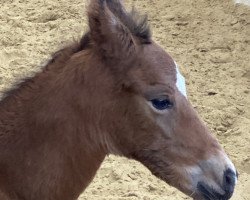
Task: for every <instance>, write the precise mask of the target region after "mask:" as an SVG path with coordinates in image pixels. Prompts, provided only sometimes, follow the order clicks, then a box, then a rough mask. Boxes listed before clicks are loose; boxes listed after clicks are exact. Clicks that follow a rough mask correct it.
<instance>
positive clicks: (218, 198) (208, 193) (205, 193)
mask: <svg viewBox="0 0 250 200" xmlns="http://www.w3.org/2000/svg"><path fill="white" fill-rule="evenodd" d="M197 189H198V191H199V193H200V195H201V196H202V197H203V199H204V200H228V199H230V198H231V197H232V195H233V192H227V191H225V193H224V194H220V193H219V192H217V191H216V190H215V189H214V188H212V187H210V186H208V185H207V184H205V183H204V182H199V183H198V185H197Z"/></svg>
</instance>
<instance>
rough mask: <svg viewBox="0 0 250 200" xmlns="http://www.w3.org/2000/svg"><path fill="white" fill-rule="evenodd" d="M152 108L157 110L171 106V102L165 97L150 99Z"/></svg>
mask: <svg viewBox="0 0 250 200" xmlns="http://www.w3.org/2000/svg"><path fill="white" fill-rule="evenodd" d="M150 101H151V103H152V105H153V106H154V108H156V109H157V110H165V109H170V108H172V107H173V103H172V102H171V101H169V100H168V99H167V98H163V99H152V100H150Z"/></svg>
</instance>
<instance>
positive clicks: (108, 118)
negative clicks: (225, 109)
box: [0, 0, 237, 200]
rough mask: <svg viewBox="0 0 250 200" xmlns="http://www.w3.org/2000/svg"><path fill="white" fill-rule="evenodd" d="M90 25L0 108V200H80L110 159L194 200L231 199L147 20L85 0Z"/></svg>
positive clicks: (226, 175) (227, 168)
mask: <svg viewBox="0 0 250 200" xmlns="http://www.w3.org/2000/svg"><path fill="white" fill-rule="evenodd" d="M88 20H89V31H88V32H87V33H86V34H85V35H84V36H83V38H82V40H81V41H79V42H77V43H74V44H72V45H71V46H68V47H66V48H64V49H62V50H60V51H58V52H57V53H55V54H54V56H53V58H52V59H51V60H50V61H49V62H48V63H47V65H46V66H45V67H44V68H43V70H42V71H41V72H39V73H37V74H36V75H35V76H34V77H31V78H28V79H26V80H24V81H23V82H22V83H20V84H19V85H18V86H17V87H15V88H14V89H12V90H10V91H9V92H7V93H6V94H5V97H4V98H3V99H2V101H1V102H0V199H1V200H73V199H77V198H78V196H79V195H80V193H81V192H82V191H83V190H84V189H85V188H86V187H87V186H88V184H89V183H90V182H91V181H92V179H93V177H94V176H95V174H96V171H97V170H98V168H99V167H100V165H101V163H102V161H103V160H104V158H105V156H106V155H108V154H115V155H119V156H125V157H127V158H130V159H135V160H137V161H139V162H141V163H142V164H144V165H145V166H146V167H147V168H148V169H149V170H150V171H151V172H152V173H153V174H154V175H156V176H157V177H159V178H161V179H162V180H164V181H165V182H166V183H168V184H170V185H172V186H174V187H176V188H177V189H179V190H180V191H182V192H184V193H185V194H187V195H189V196H191V197H192V198H193V199H199V200H201V199H205V200H212V199H213V200H214V199H221V200H227V199H229V198H230V197H231V196H232V194H233V191H234V187H235V184H236V181H237V172H236V169H235V167H234V165H233V164H232V162H231V161H230V159H229V158H228V156H227V155H226V153H225V152H224V150H223V149H222V147H221V146H220V145H219V143H218V141H217V140H216V139H215V138H214V136H213V135H212V134H211V133H210V131H209V130H208V129H207V127H206V126H205V125H204V123H203V122H202V121H201V120H200V118H199V117H198V115H197V113H196V112H195V110H194V109H193V107H192V106H191V105H190V103H189V101H188V100H187V98H186V97H185V96H184V95H183V92H182V91H181V90H180V89H179V87H177V86H178V84H176V83H177V67H176V64H175V62H174V61H173V59H172V58H171V57H170V56H169V55H168V54H167V53H166V52H165V51H164V50H163V49H162V48H161V47H160V46H158V45H157V44H156V43H155V42H154V41H153V40H152V38H151V34H150V30H149V26H148V24H147V18H146V17H142V16H139V15H138V14H137V13H136V12H135V11H132V12H130V13H128V12H126V10H125V9H124V7H123V5H122V4H121V3H120V2H119V1H118V0H92V1H91V3H90V5H89V7H88Z"/></svg>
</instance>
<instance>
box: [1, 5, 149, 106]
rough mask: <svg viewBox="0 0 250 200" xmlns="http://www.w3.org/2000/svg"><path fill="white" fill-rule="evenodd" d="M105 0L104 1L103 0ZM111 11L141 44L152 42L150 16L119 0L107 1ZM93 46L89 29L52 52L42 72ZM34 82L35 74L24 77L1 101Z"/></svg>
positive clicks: (4, 94)
mask: <svg viewBox="0 0 250 200" xmlns="http://www.w3.org/2000/svg"><path fill="white" fill-rule="evenodd" d="M103 2H104V1H103ZM106 3H107V5H108V7H109V9H110V11H111V12H112V13H113V14H114V15H115V17H117V18H118V19H119V20H120V21H121V22H122V23H123V25H124V26H126V27H127V28H128V29H129V31H130V32H131V34H132V35H133V36H135V37H136V38H137V39H139V41H140V43H141V44H150V43H151V30H150V27H149V24H148V16H147V15H140V14H139V12H137V11H136V10H135V9H134V8H133V9H132V10H131V11H130V12H127V11H126V10H125V9H124V7H123V6H122V4H121V3H120V1H119V0H109V1H106ZM89 48H91V35H90V32H89V31H87V32H86V33H85V34H83V36H82V38H81V39H80V40H78V41H76V42H74V43H72V44H70V45H68V46H66V47H64V48H62V49H60V50H58V51H56V52H55V53H54V54H52V56H51V59H50V60H48V62H47V64H46V65H45V66H44V67H43V68H42V73H44V72H45V71H46V70H47V69H49V67H50V65H51V64H55V63H57V64H56V65H57V67H60V66H64V64H65V63H66V61H67V60H68V59H69V58H70V57H71V56H72V55H73V54H75V53H77V52H80V51H83V50H86V49H89ZM31 83H33V76H31V77H27V78H24V79H22V80H20V81H18V83H16V84H14V85H13V86H12V87H11V88H10V89H7V90H6V91H4V92H3V95H2V97H1V99H0V103H3V102H4V101H5V100H6V99H7V97H9V96H12V95H15V94H17V92H18V91H19V89H21V88H24V87H29V85H30V84H31Z"/></svg>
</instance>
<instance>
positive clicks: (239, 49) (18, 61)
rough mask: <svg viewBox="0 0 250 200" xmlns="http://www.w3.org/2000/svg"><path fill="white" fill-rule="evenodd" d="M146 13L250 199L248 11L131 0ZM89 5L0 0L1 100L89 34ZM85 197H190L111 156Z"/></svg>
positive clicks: (226, 4)
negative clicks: (57, 53) (60, 50)
mask: <svg viewBox="0 0 250 200" xmlns="http://www.w3.org/2000/svg"><path fill="white" fill-rule="evenodd" d="M127 4H128V5H129V6H131V5H135V6H136V7H137V8H138V9H140V10H141V11H143V12H147V13H148V14H149V18H150V23H151V26H152V29H153V35H154V38H155V40H156V41H157V42H158V43H160V44H161V45H162V46H163V47H164V48H165V49H166V50H167V51H168V52H169V53H170V54H171V55H172V56H173V57H174V58H175V60H176V61H177V62H178V64H179V65H180V66H181V70H182V72H183V74H184V75H185V77H186V81H187V88H188V94H189V99H190V100H191V102H192V103H193V105H194V106H195V107H196V108H197V110H198V111H199V113H200V114H201V116H202V117H203V119H204V120H205V121H206V123H207V124H208V125H209V127H210V128H211V130H213V132H214V134H215V135H216V136H217V138H218V139H219V141H220V142H221V143H222V145H223V146H224V147H225V149H226V151H227V152H228V154H229V155H230V157H231V158H232V160H233V161H234V163H235V164H236V166H237V168H238V170H239V173H240V176H239V184H238V186H237V188H236V192H235V195H234V197H233V198H232V199H234V200H247V199H248V200H249V199H250V45H249V44H250V7H247V6H243V5H237V6H235V5H233V3H232V2H231V1H229V0H210V1H207V0H193V1H188V0H171V1H167V0H133V1H132V0H130V1H128V2H127ZM85 5H86V0H0V95H1V94H2V92H3V91H4V90H5V89H6V88H9V87H10V86H11V84H13V83H14V82H16V81H17V80H19V79H20V78H22V77H25V76H28V75H30V74H32V73H34V72H36V71H37V70H39V69H40V66H41V65H40V64H41V62H42V61H44V60H46V59H47V58H48V57H49V55H50V53H52V52H53V51H55V50H57V49H58V48H60V47H61V46H63V45H64V44H66V43H68V42H70V41H72V40H73V39H75V38H78V37H79V36H80V35H81V34H82V33H83V32H84V31H85V30H86V19H85V13H84V9H85ZM80 199H81V200H92V199H93V200H111V199H115V200H125V199H126V200H141V199H142V200H164V199H168V200H171V199H173V200H178V199H189V198H188V197H185V196H184V195H183V194H181V193H180V192H179V191H177V190H176V189H174V188H171V187H169V186H168V185H166V184H165V183H163V182H162V181H160V180H158V179H156V178H155V177H153V176H152V175H151V174H150V172H149V171H148V170H147V169H145V168H144V167H143V166H142V165H140V164H138V163H136V162H134V161H129V160H127V159H124V158H117V157H113V156H111V157H109V158H107V159H106V160H105V162H104V163H103V165H102V167H101V169H100V170H99V171H98V174H97V176H96V178H95V179H94V181H93V183H92V184H91V185H90V186H89V187H88V188H87V190H86V191H85V192H84V194H83V195H82V196H81V197H80Z"/></svg>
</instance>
